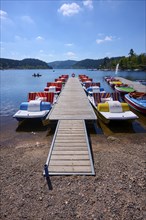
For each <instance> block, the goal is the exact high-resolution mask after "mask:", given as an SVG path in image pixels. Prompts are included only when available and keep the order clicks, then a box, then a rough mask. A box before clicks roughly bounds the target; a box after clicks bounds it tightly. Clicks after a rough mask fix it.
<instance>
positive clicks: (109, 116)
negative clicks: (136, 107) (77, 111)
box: [88, 93, 138, 124]
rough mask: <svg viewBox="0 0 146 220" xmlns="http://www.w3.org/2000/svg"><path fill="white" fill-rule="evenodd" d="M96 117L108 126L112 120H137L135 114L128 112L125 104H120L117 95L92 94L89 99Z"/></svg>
mask: <svg viewBox="0 0 146 220" xmlns="http://www.w3.org/2000/svg"><path fill="white" fill-rule="evenodd" d="M88 98H89V100H90V102H91V104H92V105H93V107H94V109H95V111H96V113H97V116H98V117H99V118H100V119H101V120H103V122H104V123H106V124H108V123H109V122H110V121H113V120H120V121H121V120H122V121H123V120H132V119H136V118H138V116H137V115H136V114H134V113H133V112H132V111H130V109H129V106H128V104H127V103H125V102H121V101H120V98H119V93H93V96H92V97H91V96H90V97H89V96H88Z"/></svg>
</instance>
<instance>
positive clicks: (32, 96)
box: [28, 92, 54, 103]
mask: <svg viewBox="0 0 146 220" xmlns="http://www.w3.org/2000/svg"><path fill="white" fill-rule="evenodd" d="M38 98H39V99H41V100H42V101H46V102H50V103H53V102H54V93H52V92H29V93H28V101H30V100H36V99H38Z"/></svg>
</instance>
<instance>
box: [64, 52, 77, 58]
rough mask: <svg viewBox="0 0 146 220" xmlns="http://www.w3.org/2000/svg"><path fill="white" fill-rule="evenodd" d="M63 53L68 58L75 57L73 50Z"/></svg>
mask: <svg viewBox="0 0 146 220" xmlns="http://www.w3.org/2000/svg"><path fill="white" fill-rule="evenodd" d="M65 55H66V56H67V57H68V58H76V54H75V53H73V52H71V51H69V52H67V53H66V54H65Z"/></svg>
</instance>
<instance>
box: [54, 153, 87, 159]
mask: <svg viewBox="0 0 146 220" xmlns="http://www.w3.org/2000/svg"><path fill="white" fill-rule="evenodd" d="M88 159H89V155H53V154H52V156H51V160H88Z"/></svg>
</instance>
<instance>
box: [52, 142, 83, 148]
mask: <svg viewBox="0 0 146 220" xmlns="http://www.w3.org/2000/svg"><path fill="white" fill-rule="evenodd" d="M68 146H69V147H80V146H82V147H86V148H87V144H86V143H85V142H83V143H82V144H81V143H78V142H76V143H73V142H72V143H70V144H69V145H68V142H66V143H65V142H62V143H61V142H58V143H56V142H55V144H54V147H68Z"/></svg>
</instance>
